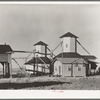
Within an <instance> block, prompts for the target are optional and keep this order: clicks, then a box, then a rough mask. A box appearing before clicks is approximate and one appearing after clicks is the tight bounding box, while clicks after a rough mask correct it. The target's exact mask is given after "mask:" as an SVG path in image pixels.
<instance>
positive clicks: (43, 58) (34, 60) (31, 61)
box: [25, 57, 51, 64]
mask: <svg viewBox="0 0 100 100" xmlns="http://www.w3.org/2000/svg"><path fill="white" fill-rule="evenodd" d="M40 58H41V59H42V60H43V61H44V62H45V63H46V64H50V63H51V61H50V59H49V58H47V57H40ZM36 60H37V63H38V64H44V63H43V62H42V61H41V60H40V59H39V58H34V57H33V58H32V59H31V60H29V61H28V62H26V63H25V64H33V63H35V64H36Z"/></svg>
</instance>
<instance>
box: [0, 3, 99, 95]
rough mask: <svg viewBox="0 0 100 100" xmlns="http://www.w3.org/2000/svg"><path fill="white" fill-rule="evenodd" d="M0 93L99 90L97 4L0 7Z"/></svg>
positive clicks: (3, 5)
mask: <svg viewBox="0 0 100 100" xmlns="http://www.w3.org/2000/svg"><path fill="white" fill-rule="evenodd" d="M0 90H52V92H60V93H63V92H64V91H65V90H100V3H99V4H93V3H92V4H84V3H83V4H77V3H75V4H66V3H65V4H60V3H59V4H56V3H54V4H53V3H52V4H48V3H47V4H45V3H44V4H43V3H42V4H38V3H37V4H20V3H19V4H10V3H9V4H2V3H0Z"/></svg>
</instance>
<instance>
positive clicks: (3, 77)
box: [2, 63, 4, 78]
mask: <svg viewBox="0 0 100 100" xmlns="http://www.w3.org/2000/svg"><path fill="white" fill-rule="evenodd" d="M2 65H3V78H4V63H2Z"/></svg>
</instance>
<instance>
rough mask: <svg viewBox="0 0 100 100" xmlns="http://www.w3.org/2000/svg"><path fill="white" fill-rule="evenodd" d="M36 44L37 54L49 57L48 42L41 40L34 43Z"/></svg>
mask: <svg viewBox="0 0 100 100" xmlns="http://www.w3.org/2000/svg"><path fill="white" fill-rule="evenodd" d="M34 46H35V49H36V52H38V53H36V55H37V56H38V57H47V46H48V45H47V44H46V43H44V42H42V41H39V42H38V43H36V44H34Z"/></svg>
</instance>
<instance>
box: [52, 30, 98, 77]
mask: <svg viewBox="0 0 100 100" xmlns="http://www.w3.org/2000/svg"><path fill="white" fill-rule="evenodd" d="M60 38H61V42H62V53H60V54H58V55H57V56H56V57H55V58H54V59H55V62H54V73H53V75H58V76H72V77H76V76H84V77H85V76H88V75H90V74H91V70H92V69H93V70H95V69H96V67H97V66H96V63H95V59H96V57H95V56H92V55H81V54H79V53H77V38H78V37H77V36H75V35H74V34H72V33H70V32H68V33H66V34H64V35H63V36H61V37H60Z"/></svg>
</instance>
